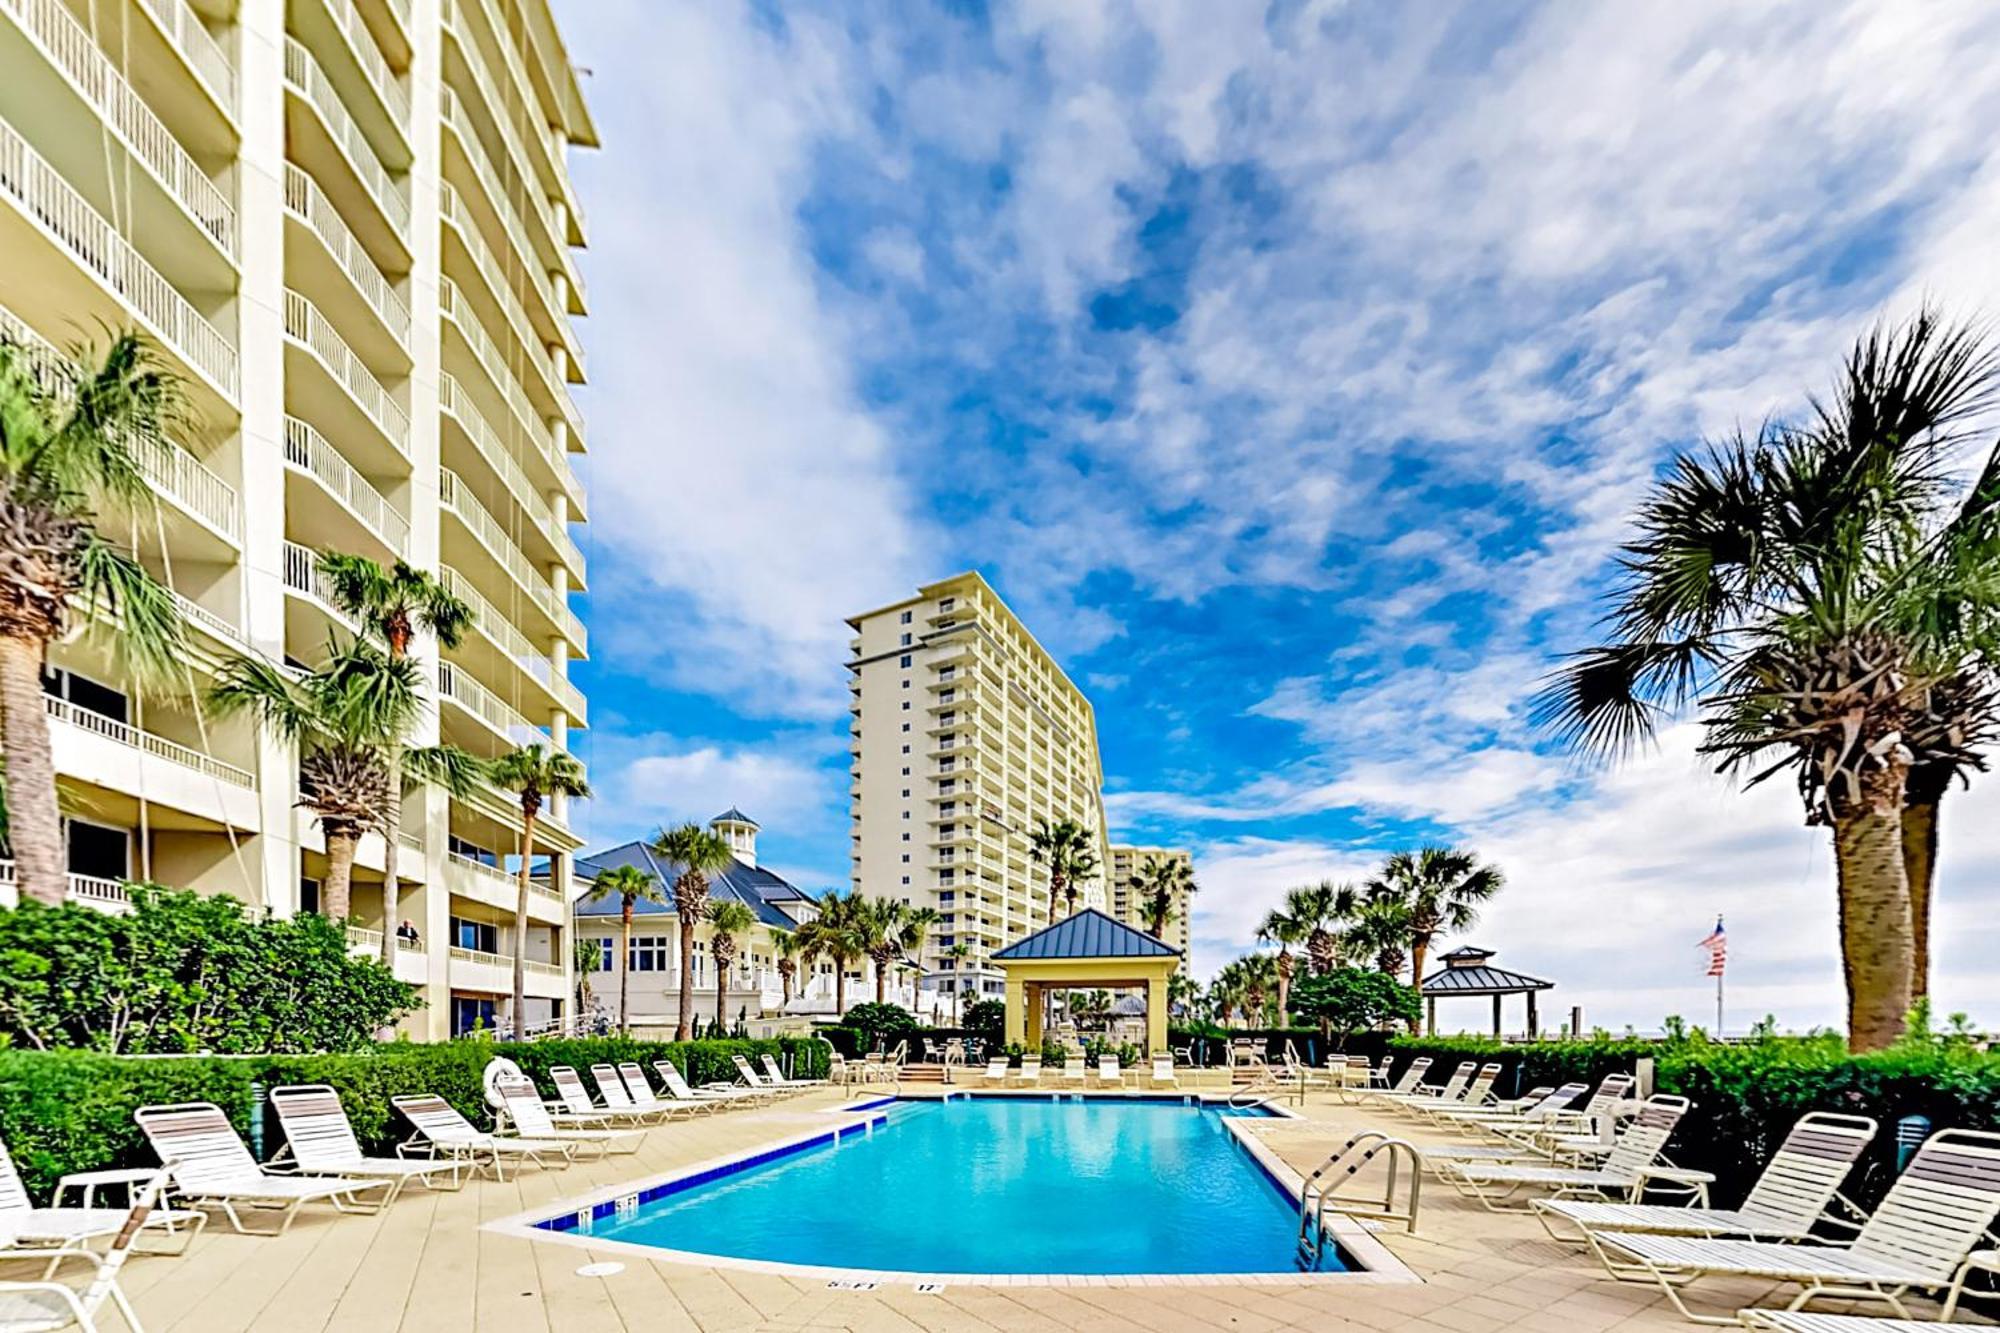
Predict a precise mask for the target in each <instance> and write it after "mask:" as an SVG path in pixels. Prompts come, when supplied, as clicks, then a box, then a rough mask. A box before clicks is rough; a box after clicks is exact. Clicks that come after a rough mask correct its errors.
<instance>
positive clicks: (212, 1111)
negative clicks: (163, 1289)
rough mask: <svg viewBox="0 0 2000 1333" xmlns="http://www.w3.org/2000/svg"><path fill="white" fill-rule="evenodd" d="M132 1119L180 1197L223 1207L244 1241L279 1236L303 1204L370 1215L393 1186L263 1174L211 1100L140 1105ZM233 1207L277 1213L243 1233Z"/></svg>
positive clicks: (354, 1179)
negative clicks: (269, 1224)
mask: <svg viewBox="0 0 2000 1333" xmlns="http://www.w3.org/2000/svg"><path fill="white" fill-rule="evenodd" d="M133 1118H134V1119H135V1120H137V1121H138V1122H139V1129H140V1131H141V1132H142V1133H144V1134H145V1136H146V1141H147V1142H148V1143H150V1144H151V1145H152V1146H153V1151H154V1152H156V1153H158V1154H159V1156H160V1160H161V1161H162V1162H163V1163H165V1164H166V1167H167V1170H168V1172H169V1173H170V1174H171V1175H172V1176H173V1181H174V1189H175V1191H176V1192H177V1193H178V1194H179V1195H180V1197H181V1198H182V1199H183V1200H184V1201H186V1202H187V1203H189V1204H192V1205H194V1206H195V1207H198V1208H199V1207H202V1206H204V1205H213V1206H215V1207H217V1208H220V1209H222V1212H223V1215H224V1216H225V1217H227V1218H228V1219H229V1225H230V1226H232V1227H234V1228H235V1229H236V1230H238V1231H240V1232H243V1233H244V1234H245V1235H252V1236H258V1235H262V1236H281V1235H283V1234H284V1233H285V1232H287V1231H289V1230H291V1226H292V1221H293V1219H294V1218H296V1217H297V1216H298V1214H299V1209H301V1208H303V1207H304V1206H305V1205H306V1204H309V1203H330V1204H332V1205H333V1206H334V1207H335V1208H337V1209H339V1210H340V1211H341V1212H344V1213H349V1212H353V1213H372V1212H376V1211H378V1210H379V1209H380V1208H381V1207H382V1204H383V1203H384V1202H385V1201H386V1198H387V1195H388V1192H389V1191H391V1190H392V1189H393V1188H394V1185H393V1182H390V1181H386V1180H379V1179H377V1180H364V1179H361V1178H360V1177H354V1176H281V1175H276V1174H274V1173H272V1172H270V1171H266V1170H265V1169H264V1168H263V1167H261V1166H259V1165H257V1159H256V1158H254V1157H252V1156H251V1155H250V1150H249V1149H248V1148H246V1147H244V1146H243V1140H242V1139H241V1138H239V1137H238V1136H237V1133H236V1130H235V1128H234V1127H233V1126H232V1125H231V1124H230V1123H229V1117H228V1116H226V1115H224V1114H223V1113H222V1110H221V1108H220V1107H218V1106H216V1105H215V1104H214V1103H213V1102H181V1103H178V1104H176V1105H173V1106H142V1107H140V1108H139V1110H138V1111H137V1112H135V1113H134V1115H133ZM372 1191H381V1192H382V1194H383V1197H381V1198H376V1199H364V1198H362V1197H360V1196H362V1195H364V1194H367V1193H370V1192H372ZM239 1207H241V1208H245V1209H250V1208H275V1209H277V1210H279V1218H278V1224H277V1226H276V1228H275V1229H273V1230H270V1231H259V1230H256V1229H254V1228H251V1227H246V1226H244V1225H243V1218H242V1215H241V1214H239V1213H238V1212H237V1211H236V1210H237V1209H238V1208H239Z"/></svg>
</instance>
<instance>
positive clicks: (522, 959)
mask: <svg viewBox="0 0 2000 1333" xmlns="http://www.w3.org/2000/svg"><path fill="white" fill-rule="evenodd" d="M534 855H535V817H534V816H533V815H531V814H529V813H528V812H527V811H525V810H523V811H522V812H521V873H520V874H519V875H518V876H516V878H515V885H514V1040H515V1041H519V1040H521V1038H522V1037H523V1036H525V1035H526V1032H527V1027H528V863H529V862H530V861H531V860H533V859H534Z"/></svg>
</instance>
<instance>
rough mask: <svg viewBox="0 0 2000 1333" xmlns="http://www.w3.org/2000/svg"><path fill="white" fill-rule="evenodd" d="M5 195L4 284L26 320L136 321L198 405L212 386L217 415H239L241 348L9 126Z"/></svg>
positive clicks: (1, 126) (0, 139)
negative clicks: (179, 372) (182, 374)
mask: <svg viewBox="0 0 2000 1333" xmlns="http://www.w3.org/2000/svg"><path fill="white" fill-rule="evenodd" d="M0 196H4V197H5V198H6V200H7V201H8V203H9V204H10V205H11V207H9V208H8V209H6V210H5V217H4V218H0V251H4V253H5V254H6V255H7V256H8V264H7V268H8V270H9V271H8V273H7V274H6V275H4V276H0V285H4V291H5V295H6V298H7V301H8V303H9V304H10V305H12V306H13V308H14V309H15V311H16V312H17V313H19V314H20V316H21V317H22V318H23V319H24V320H25V321H27V322H28V323H30V324H33V325H37V326H40V327H43V328H57V327H65V328H67V327H76V326H84V327H88V326H89V324H90V322H91V321H92V320H93V319H95V320H97V321H99V322H101V323H103V324H106V325H110V326H117V325H122V324H128V323H134V322H136V323H137V324H139V325H140V327H142V328H143V329H145V331H146V332H147V333H149V334H151V335H152V337H153V339H154V341H155V342H157V343H158V344H159V345H160V347H161V350H162V351H163V352H165V353H166V355H167V356H168V357H169V358H171V359H173V360H174V361H176V362H178V363H179V366H180V367H183V368H185V371H186V374H187V378H188V379H189V380H190V381H191V382H192V383H191V384H190V388H191V389H193V390H194V391H195V394H196V398H197V401H196V404H195V405H196V406H197V408H198V409H199V408H207V407H209V406H210V403H208V402H204V401H202V397H203V395H202V392H201V391H202V390H203V389H206V390H207V397H208V398H210V399H212V400H213V407H214V408H215V409H218V410H217V415H221V416H227V417H231V418H233V417H234V416H235V415H236V414H237V404H236V348H235V346H234V345H232V344H231V342H230V341H229V339H228V338H226V337H224V336H223V334H222V331H221V330H219V329H217V328H216V327H215V326H214V325H213V324H211V323H209V322H208V320H207V319H205V318H203V317H202V315H201V313H200V312H199V311H197V310H196V309H195V308H194V306H193V305H192V304H191V303H189V301H188V300H187V298H186V297H184V296H182V295H181V294H180V292H178V291H177V290H175V288H174V286H173V284H172V283H170V282H168V281H167V280H166V279H165V278H164V277H162V276H161V275H160V272H159V270H157V269H155V268H154V267H153V266H152V265H151V264H149V263H147V262H146V260H145V259H144V258H142V257H141V256H140V254H139V252H138V251H137V250H135V249H133V248H132V246H131V245H129V244H128V243H127V242H126V240H125V238H124V237H123V236H121V235H120V234H119V233H118V230H117V229H116V228H114V227H113V226H112V225H111V224H110V223H108V222H106V221H105V220H104V218H103V217H102V216H101V215H99V213H98V212H97V210H95V209H93V208H92V207H91V206H90V205H89V204H88V203H87V202H86V201H85V200H84V198H83V196H82V195H80V194H78V193H77V192H76V191H75V190H73V189H71V188H70V185H69V182H67V181H65V180H64V179H63V178H62V176H61V175H60V174H59V173H58V172H57V171H56V170H55V169H54V168H53V167H51V166H50V165H49V164H48V163H47V162H46V161H45V160H43V158H42V156H41V155H40V154H39V153H37V152H35V150H34V149H32V148H30V147H29V146H28V143H27V140H25V139H23V138H22V137H21V136H20V135H19V134H18V133H17V132H16V131H15V130H14V127H13V126H12V125H9V124H6V123H5V122H0ZM29 274H32V275H34V276H33V281H27V280H26V275H29Z"/></svg>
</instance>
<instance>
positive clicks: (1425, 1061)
mask: <svg viewBox="0 0 2000 1333" xmlns="http://www.w3.org/2000/svg"><path fill="white" fill-rule="evenodd" d="M1388 1065H1389V1061H1388V1058H1387V1057H1386V1056H1385V1057H1384V1058H1383V1060H1382V1067H1383V1069H1384V1070H1385V1071H1386V1070H1387V1068H1388ZM1430 1069H1431V1058H1430V1057H1429V1056H1428V1055H1420V1056H1418V1057H1417V1058H1416V1059H1414V1060H1412V1061H1410V1063H1409V1065H1408V1066H1406V1067H1405V1068H1404V1070H1403V1076H1402V1077H1401V1078H1399V1079H1397V1080H1396V1081H1395V1083H1393V1084H1391V1085H1390V1086H1389V1087H1387V1088H1376V1087H1369V1088H1364V1089H1362V1090H1360V1091H1358V1092H1356V1093H1355V1094H1354V1095H1355V1097H1356V1098H1358V1099H1359V1100H1361V1101H1362V1102H1364V1103H1372V1102H1377V1101H1381V1100H1383V1099H1385V1098H1389V1097H1414V1096H1416V1095H1417V1089H1418V1088H1420V1087H1422V1086H1423V1085H1424V1075H1425V1074H1428V1073H1429V1072H1430ZM1385 1081H1386V1079H1385Z"/></svg>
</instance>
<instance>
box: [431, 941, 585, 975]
mask: <svg viewBox="0 0 2000 1333" xmlns="http://www.w3.org/2000/svg"><path fill="white" fill-rule="evenodd" d="M451 956H452V959H453V961H455V962H460V963H483V964H485V965H486V966H487V967H503V968H506V969H507V970H508V971H510V972H511V971H513V970H514V956H513V955H512V954H505V953H487V952H486V951H485V950H484V949H461V948H458V947H457V946H455V945H454V946H453V947H452V951H451ZM521 966H522V969H523V970H524V971H526V972H528V973H530V974H532V975H535V976H543V977H559V976H561V975H562V974H563V970H562V968H560V967H558V966H556V965H555V964H554V963H544V962H542V961H541V960H540V959H538V958H528V959H524V960H523V961H522V964H521Z"/></svg>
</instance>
